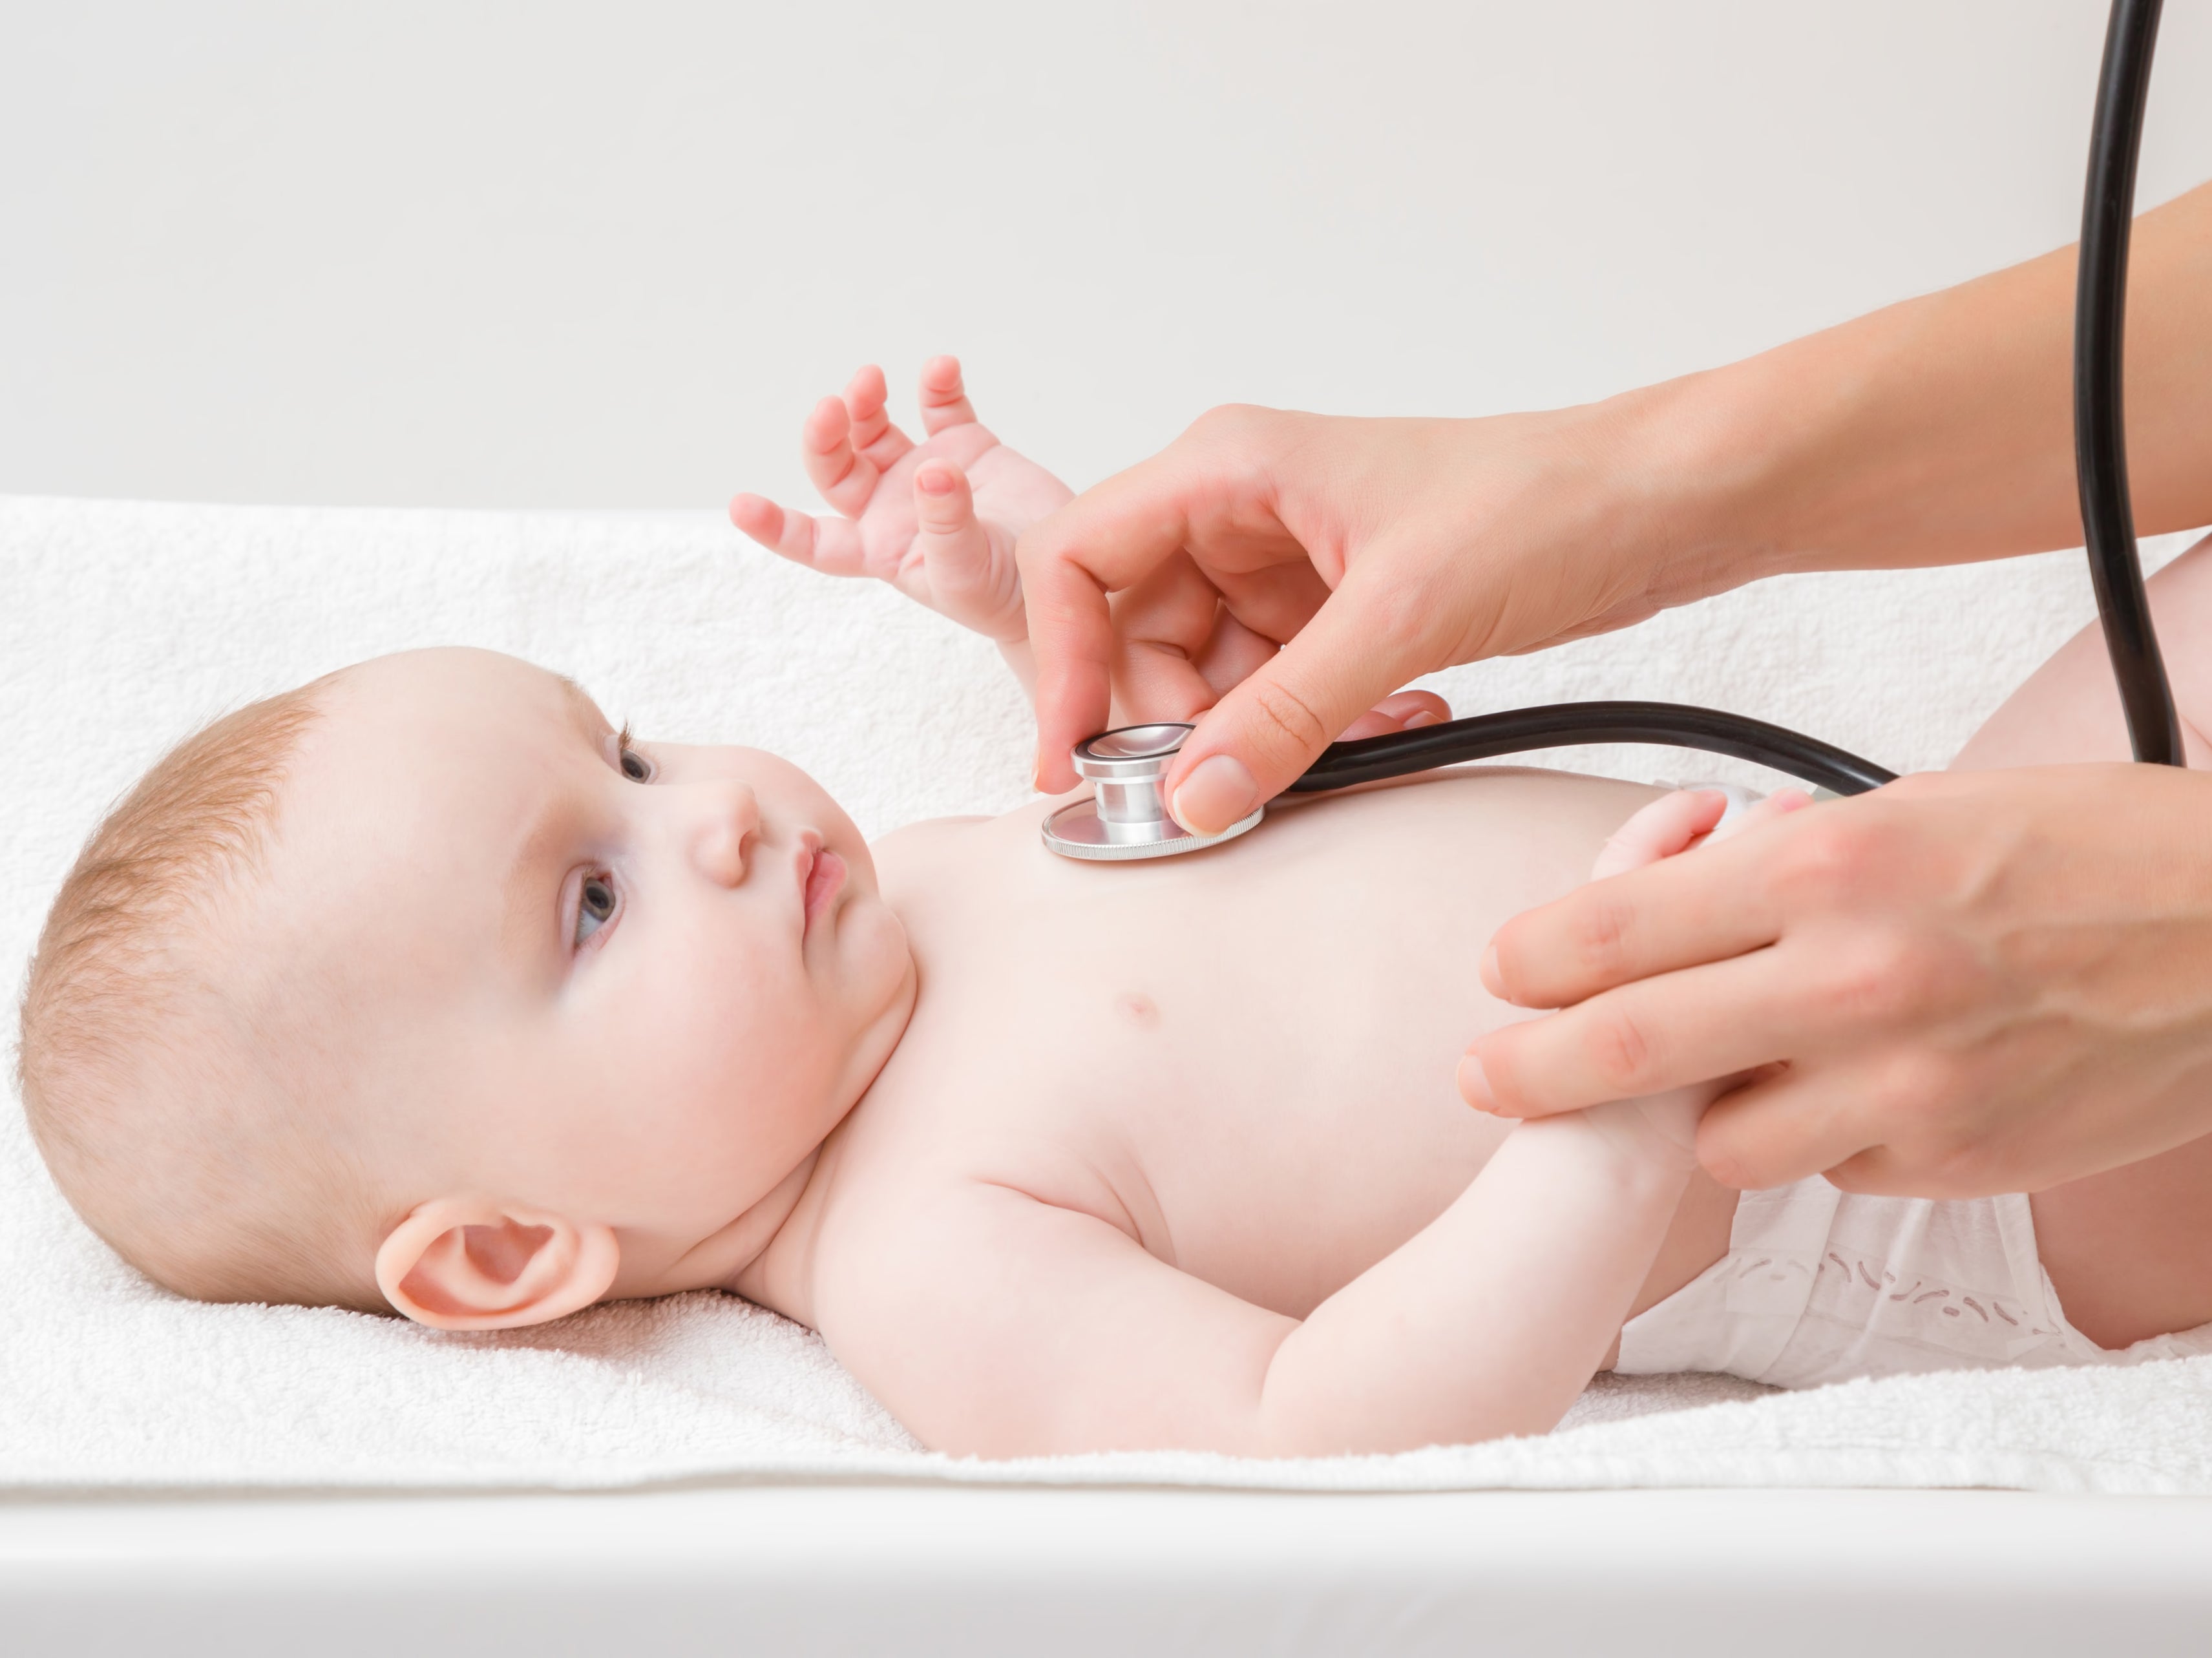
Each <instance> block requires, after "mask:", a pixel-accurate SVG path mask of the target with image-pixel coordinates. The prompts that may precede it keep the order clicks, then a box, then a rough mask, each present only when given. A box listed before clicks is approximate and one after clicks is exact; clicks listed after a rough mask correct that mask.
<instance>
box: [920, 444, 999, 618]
mask: <svg viewBox="0 0 2212 1658" xmlns="http://www.w3.org/2000/svg"><path fill="white" fill-rule="evenodd" d="M914 513H915V537H914V538H915V546H916V547H917V548H919V549H920V550H921V563H922V568H923V570H924V571H925V572H926V573H927V575H928V578H929V591H930V593H931V594H932V596H933V598H935V600H936V602H937V608H938V609H939V610H942V611H943V612H944V613H945V615H946V616H950V617H951V618H952V620H954V621H955V622H957V623H961V624H962V625H963V627H969V628H973V629H975V630H976V631H977V632H979V633H986V634H989V635H991V636H992V637H993V638H994V639H1018V638H1020V637H1021V636H1022V633H1023V629H1022V627H1021V625H1020V618H1021V603H1020V598H1021V582H1020V578H1019V576H1018V574H1016V573H1015V569H1014V561H1013V559H1012V556H1011V555H1010V556H1007V557H1005V558H997V557H994V555H993V552H992V548H991V538H990V537H989V535H988V534H987V532H986V531H985V530H984V528H983V525H981V523H980V522H979V521H978V520H977V519H976V517H975V495H974V494H973V492H971V491H970V490H969V487H968V478H967V475H966V474H965V473H963V472H962V471H961V470H960V469H959V468H958V467H957V466H955V465H952V463H951V462H950V461H945V460H933V461H927V462H925V463H924V464H923V465H922V466H921V469H920V470H919V471H916V472H915V475H914ZM1008 629H1011V632H1010V631H1008Z"/></svg>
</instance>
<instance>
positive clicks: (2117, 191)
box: [1043, 0, 2186, 859]
mask: <svg viewBox="0 0 2212 1658" xmlns="http://www.w3.org/2000/svg"><path fill="white" fill-rule="evenodd" d="M2161 4H2162V0H2113V4H2112V17H2111V21H2110V22H2109V23H2108V25H2107V26H2106V33H2105V58H2104V65H2103V68H2102V70H2100V74H2099V78H2098V82H2097V112H2096V115H2095V118H2094V120H2093V124H2092V125H2091V129H2090V136H2089V179H2088V187H2087V191H2086V192H2085V193H2084V196H2083V199H2082V205H2081V263H2080V265H2079V267H2078V274H2077V275H2076V277H2075V288H2074V456H2075V481H2076V484H2077V487H2078V488H2079V489H2080V492H2081V525H2082V530H2083V532H2084V535H2085V537H2086V539H2087V544H2088V554H2089V576H2090V580H2091V582H2092V584H2093V586H2094V587H2095V589H2096V594H2097V614H2098V616H2099V619H2100V621H2101V622H2102V623H2103V626H2104V633H2105V645H2106V650H2107V652H2108V653H2110V655H2111V657H2112V677H2113V678H2114V679H2115V680H2117V681H2118V684H2119V690H2120V702H2121V706H2122V708H2124V710H2125V712H2126V714H2127V721H2128V738H2129V741H2130V744H2132V746H2133V748H2134V750H2135V757H2136V759H2137V760H2138V761H2141V762H2143V763H2144V764H2147V765H2159V766H2179V765H2183V764H2185V763H2186V762H2185V760H2184V758H2183V756H2182V749H2181V726H2180V721H2179V719H2178V718H2177V716H2176V715H2175V713H2174V708H2173V691H2172V687H2171V686H2170V685H2169V684H2168V683H2167V682H2166V665H2165V662H2164V661H2163V660H2162V659H2161V658H2160V655H2159V649H2158V635H2156V634H2155V633H2154V631H2153V630H2152V628H2151V619H2150V599H2149V597H2148V594H2146V593H2145V592H2144V591H2143V578H2142V561H2141V560H2140V559H2139V558H2138V557H2137V556H2136V532H2135V513H2134V509H2133V505H2132V503H2131V501H2130V498H2129V494H2128V459H2127V441H2126V435H2125V432H2124V428H2123V421H2122V404H2121V396H2120V363H2121V355H2122V353H2121V335H2122V331H2123V328H2124V324H2125V321H2126V315H2127V282H2128V231H2129V227H2130V220H2131V218H2132V216H2133V213H2134V207H2135V194H2136V157H2137V155H2139V154H2140V153H2141V150H2142V120H2143V105H2144V101H2145V100H2146V98H2147V96H2148V93H2149V90H2150V68H2151V55H2152V52H2153V50H2154V47H2155V46H2156V44H2157V39H2158V19H2159V12H2160V6H2161ZM1192 729H1193V727H1191V726H1188V725H1185V724H1181V723H1178V722H1173V721H1162V722H1158V723H1156V724H1152V725H1144V726H1122V727H1121V728H1119V729H1117V730H1115V731H1109V732H1100V733H1099V734H1098V735H1097V736H1096V737H1091V738H1085V739H1084V740H1083V741H1082V742H1080V743H1079V744H1076V745H1075V748H1074V750H1073V760H1074V762H1075V770H1076V774H1077V775H1078V776H1079V777H1082V778H1084V779H1085V780H1088V781H1090V782H1091V784H1092V785H1093V790H1092V793H1091V798H1090V799H1085V800H1079V801H1077V802H1075V803H1074V804H1073V805H1066V806H1062V807H1061V808H1060V810H1058V811H1055V812H1054V813H1053V814H1052V815H1051V816H1050V817H1048V818H1046V819H1045V822H1044V825H1043V834H1044V843H1045V845H1046V846H1048V847H1050V848H1051V849H1052V850H1053V851H1054V852H1056V853H1060V854H1061V855H1062V856H1064V857H1068V858H1082V859H1140V858H1166V857H1172V856H1174V855H1176V853H1185V852H1196V851H1198V850H1200V848H1202V847H1211V846H1218V845H1219V844H1220V843H1221V842H1223V841H1230V840H1233V839H1235V838H1236V837H1237V836H1238V835H1243V834H1244V833H1246V832H1247V831H1248V830H1249V829H1252V828H1254V827H1255V825H1257V824H1258V823H1260V821H1261V818H1262V817H1265V815H1266V812H1267V808H1266V807H1264V806H1261V807H1260V808H1258V809H1256V810H1255V811H1252V812H1251V813H1250V814H1249V816H1247V817H1242V818H1240V819H1238V820H1237V822H1236V823H1231V825H1230V826H1229V827H1228V828H1227V829H1224V830H1223V831H1221V833H1219V834H1218V835H1194V834H1192V833H1191V832H1190V831H1189V830H1188V829H1184V828H1183V827H1182V824H1180V823H1176V820H1175V817H1174V816H1173V814H1172V813H1171V812H1170V810H1169V807H1168V803H1167V802H1166V800H1165V799H1164V798H1163V797H1162V795H1161V793H1160V783H1161V780H1163V779H1164V777H1165V776H1166V775H1167V770H1168V767H1169V766H1170V764H1171V763H1172V762H1174V759H1175V756H1176V752H1177V751H1178V750H1180V749H1181V748H1182V743H1183V739H1184V738H1187V737H1188V736H1189V734H1190V732H1191V731H1192ZM1570 743H1658V744H1672V745H1674V746H1675V747H1678V748H1688V749H1702V750H1706V751H1707V752H1709V753H1713V754H1725V755H1733V756H1735V757H1737V758H1739V759H1743V760H1753V761H1757V762H1759V764H1761V765H1765V766H1771V767H1772V768H1774V769H1775V770H1777V771H1781V772H1786V773H1788V774H1790V775H1791V776H1794V777H1797V778H1801V779H1802V780H1804V781H1806V782H1808V783H1811V784H1813V785H1814V786H1815V787H1816V788H1819V789H1822V790H1825V791H1826V792H1828V793H1832V794H1839V795H1840V794H1862V793H1865V792H1866V791H1867V790H1869V789H1875V788H1880V787H1881V786H1882V785H1883V784H1884V783H1887V782H1890V781H1893V780H1894V779H1895V777H1896V775H1897V774H1896V773H1894V772H1892V771H1888V770H1886V769H1884V768H1882V767H1881V766H1877V765H1875V763H1874V762H1872V761H1870V760H1863V759H1861V758H1860V757H1859V756H1857V755H1855V754H1850V753H1847V752H1846V751H1844V750H1842V749H1839V748H1836V747H1835V746H1833V745H1832V744H1827V743H1823V742H1821V741H1820V740H1819V739H1818V738H1811V737H1807V736H1804V735H1802V733H1800V732H1793V731H1788V730H1785V729H1784V728H1783V727H1782V726H1770V725H1768V724H1766V723H1765V721H1764V720H1751V719H1747V718H1745V717H1744V716H1743V715H1741V714H1724V713H1723V712H1721V711H1720V710H1719V709H1717V708H1692V707H1689V706H1687V705H1685V704H1681V703H1674V702H1556V703H1553V704H1550V705H1548V706H1547V707H1544V708H1514V709H1510V710H1508V711H1506V712H1504V713H1501V714H1478V715H1476V716H1474V718H1472V719H1468V720H1447V721H1445V722H1443V723H1442V724H1440V725H1435V726H1422V727H1420V728H1419V729H1417V730H1414V731H1410V732H1392V733H1390V734H1389V735H1388V736H1384V737H1370V738H1363V739H1361V740H1360V741H1358V742H1355V743H1334V744H1330V745H1329V746H1328V748H1327V749H1325V750H1322V756H1321V757H1320V758H1319V759H1318V760H1316V761H1315V762H1314V763H1313V764H1312V765H1311V766H1310V767H1309V768H1307V770H1306V772H1305V774H1304V775H1303V776H1301V777H1299V778H1298V780H1297V781H1296V782H1294V783H1292V784H1291V786H1290V788H1289V789H1288V790H1287V791H1286V793H1291V794H1317V793H1322V792H1323V791H1325V790H1328V789H1340V788H1346V787H1349V786H1351V785H1352V784H1354V783H1371V782H1376V781H1378V780H1382V779H1383V778H1388V777H1403V776H1406V775H1407V774H1410V773H1413V772H1420V771H1428V770H1430V769H1431V768H1435V767H1437V766H1449V765H1455V764H1458V763H1460V762H1464V761H1469V760H1487V759H1492V758H1495V757H1496V756H1499V755H1504V754H1520V753H1525V752H1527V751H1528V750H1531V749H1542V748H1553V747H1556V746H1559V745H1560V744H1570Z"/></svg>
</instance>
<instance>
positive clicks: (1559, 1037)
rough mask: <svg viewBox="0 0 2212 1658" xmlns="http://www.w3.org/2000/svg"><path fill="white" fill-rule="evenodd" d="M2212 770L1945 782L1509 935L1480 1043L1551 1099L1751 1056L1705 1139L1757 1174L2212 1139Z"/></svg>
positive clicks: (2033, 1182)
mask: <svg viewBox="0 0 2212 1658" xmlns="http://www.w3.org/2000/svg"><path fill="white" fill-rule="evenodd" d="M2207 823H2212V775H2207V774H2203V773H2192V772H2185V771H2179V770H2174V769H2170V768H2164V767H2154V766H2130V765H2080V766H2053V767H2045V768H2037V769H2032V770H2017V771H1990V772H1964V773H1943V774H1924V775H1920V776H1914V777H1908V778H1905V779H1903V780H1899V781H1898V782H1896V783H1893V784H1891V785H1889V786H1887V787H1885V788H1883V789H1881V790H1879V791H1877V792H1875V793H1872V794H1868V795H1862V796H1859V797H1857V798H1855V799H1848V800H1839V801H1832V802H1829V803H1826V804H1823V805H1818V806H1814V807H1811V808H1808V809H1807V810H1804V811H1798V812H1796V813H1794V814H1791V815H1789V816H1784V817H1778V818H1774V819H1771V820H1770V821H1766V822H1764V823H1757V824H1753V825H1751V826H1749V827H1747V829H1746V830H1745V832H1744V833H1743V834H1742V835H1739V836H1737V837H1736V838H1735V839H1733V840H1730V841H1725V842H1723V843H1721V844H1716V845H1713V846H1710V847H1703V848H1700V849H1699V851H1697V852H1695V853H1692V854H1691V855H1688V856H1685V857H1680V858H1672V859H1666V860H1665V861H1662V862H1659V863H1655V864H1652V865H1650V866H1648V867H1645V868H1642V869H1638V870H1635V871H1633V872H1630V873H1627V874H1623V875H1620V876H1616V877H1614V878H1612V879H1609V880H1601V881H1596V882H1594V883H1592V884H1590V885H1589V886H1586V887H1583V888H1582V889H1581V890H1577V892H1575V893H1572V894H1571V895H1570V896H1567V897H1565V898H1563V899H1561V900H1559V901H1558V902H1554V903H1552V904H1548V905H1546V906H1544V907H1543V908H1540V909H1536V910H1532V911H1530V912H1528V914H1524V915H1522V916H1519V917H1516V919H1515V920H1512V921H1510V922H1508V923H1507V924H1506V925H1505V926H1504V927H1502V928H1500V929H1499V931H1498V934H1497V937H1496V938H1495V939H1494V941H1493V944H1492V953H1491V955H1490V957H1488V958H1487V960H1486V963H1485V964H1484V969H1483V977H1484V980H1485V982H1486V984H1488V985H1489V987H1491V989H1492V992H1493V993H1495V994H1498V995H1500V996H1502V997H1504V999H1507V1000H1509V1001H1511V1002H1514V1003H1516V1004H1518V1005H1521V1006H1523V1007H1529V1008H1549V1009H1557V1010H1559V1011H1555V1012H1552V1013H1549V1014H1547V1015H1546V1016H1545V1017H1541V1018H1538V1019H1534V1020H1531V1021H1528V1022H1527V1023H1519V1024H1514V1025H1509V1026H1507V1027H1505V1028H1504V1029H1500V1030H1497V1031H1494V1032H1492V1033H1491V1034H1490V1035H1486V1036H1485V1037H1484V1038H1483V1039H1482V1040H1481V1041H1480V1042H1478V1043H1477V1044H1476V1045H1475V1046H1474V1048H1472V1049H1471V1050H1470V1056H1471V1059H1472V1060H1473V1063H1472V1064H1470V1065H1468V1066H1463V1067H1462V1073H1461V1086H1462V1092H1464V1093H1465V1094H1466V1095H1467V1096H1468V1101H1469V1102H1470V1103H1472V1104H1475V1105H1477V1106H1480V1107H1481V1108H1486V1109H1488V1110H1492V1111H1494V1112H1496V1113H1497V1114H1500V1115H1503V1116H1509V1117H1538V1116H1547V1115H1550V1114H1554V1113H1557V1112H1560V1111H1569V1110H1573V1109H1576V1108H1580V1107H1583V1106H1587V1105H1590V1104H1594V1103H1595V1102H1598V1101H1601V1100H1612V1099H1620V1098H1626V1097H1629V1096H1640V1095H1649V1094H1653V1093H1657V1092H1659V1091H1661V1090H1666V1089H1671V1088H1675V1087H1679V1086H1680V1085H1681V1084H1686V1083H1691V1082H1695V1081H1698V1080H1699V1079H1701V1078H1714V1077H1723V1076H1729V1075H1731V1074H1733V1073H1737V1072H1751V1073H1753V1074H1752V1078H1751V1080H1750V1081H1749V1082H1748V1083H1747V1084H1744V1085H1742V1086H1741V1087H1740V1088H1738V1089H1737V1090H1735V1091H1734V1092H1732V1093H1729V1094H1728V1095H1725V1096H1723V1097H1722V1099H1721V1100H1720V1101H1719V1102H1717V1104H1715V1105H1714V1106H1713V1107H1712V1108H1711V1109H1710V1110H1709V1111H1708V1112H1707V1113H1706V1114H1705V1118H1704V1121H1703V1122H1702V1123H1701V1124H1700V1126H1699V1133H1698V1150H1699V1157H1700V1159H1701V1160H1702V1161H1703V1163H1705V1167H1706V1169H1708V1170H1709V1171H1711V1173H1712V1174H1713V1175H1714V1176H1715V1177H1717V1179H1719V1180H1722V1181H1726V1182H1727V1183H1729V1184H1730V1185H1733V1186H1737V1187H1744V1188H1747V1189H1756V1188H1759V1187H1770V1186H1776V1185H1780V1184H1782V1183H1784V1182H1786V1181H1792V1180H1796V1179H1800V1178H1802V1177H1803V1176H1806V1175H1812V1174H1816V1173H1820V1172H1821V1171H1826V1173H1827V1175H1828V1177H1829V1178H1830V1179H1831V1180H1832V1181H1834V1182H1835V1183H1836V1184H1837V1185H1838V1186H1840V1187H1844V1189H1845V1190H1847V1191H1856V1192H1877V1193H1880V1192H1909V1193H1912V1194H1914V1195H1917V1196H1928V1197H1942V1196H1954V1197H1955V1196H1970V1195H1985V1194H1988V1193H1997V1192H2019V1191H2035V1190H2039V1189H2041V1188H2043V1187H2049V1186H2051V1185H2054V1184H2056V1183H2057V1182H2059V1181H2065V1180H2070V1179H2075V1178H2078V1177H2080V1176H2082V1175H2089V1174H2093V1173H2095V1172H2097V1171H2099V1170H2100V1169H2109V1168H2113V1167H2116V1166H2118V1165H2119V1164H2121V1163H2130V1162H2133V1161H2135V1160H2136V1159H2137V1158H2141V1157H2148V1156H2151V1155H2153V1154H2154V1153H2156V1152H2159V1151H2166V1150H2169V1149H2171V1148H2172V1147H2173V1146H2176V1145H2181V1144H2183V1143H2184V1142H2185V1141H2187V1140H2191V1139H2195V1138H2197V1136H2199V1135H2202V1134H2204V1133H2208V1132H2212V836H2208V835H2207V832H2206V828H2205V826H2206V824H2207Z"/></svg>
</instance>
